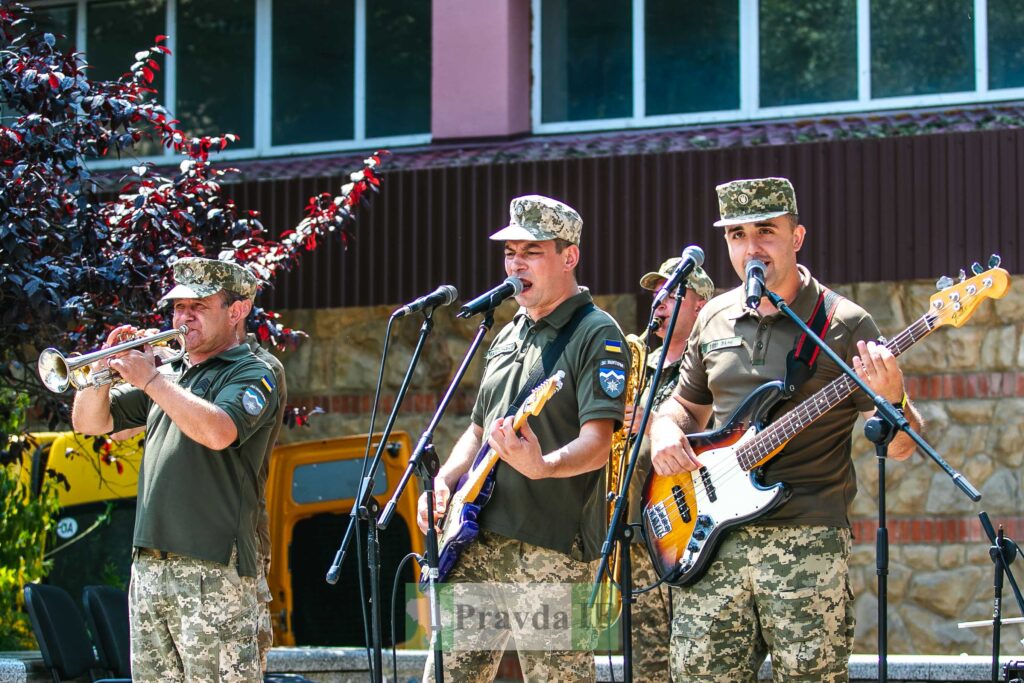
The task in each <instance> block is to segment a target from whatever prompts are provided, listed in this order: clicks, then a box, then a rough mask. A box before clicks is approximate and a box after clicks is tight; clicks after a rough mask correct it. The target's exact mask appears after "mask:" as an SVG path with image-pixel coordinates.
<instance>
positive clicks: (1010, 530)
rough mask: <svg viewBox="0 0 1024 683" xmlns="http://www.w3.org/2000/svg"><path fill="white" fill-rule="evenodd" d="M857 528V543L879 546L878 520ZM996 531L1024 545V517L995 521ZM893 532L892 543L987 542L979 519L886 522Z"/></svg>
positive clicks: (863, 521)
mask: <svg viewBox="0 0 1024 683" xmlns="http://www.w3.org/2000/svg"><path fill="white" fill-rule="evenodd" d="M852 524H853V542H854V543H857V544H866V543H874V542H875V532H876V530H877V529H878V520H877V519H865V518H861V519H855V520H852ZM992 525H993V526H994V527H996V528H998V527H999V525H1002V526H1003V531H1004V533H1005V534H1006V536H1008V537H1009V538H1012V539H1014V540H1017V539H1022V541H1024V533H1022V532H1024V516H1021V515H1016V516H1009V517H1000V518H992ZM886 527H887V529H888V530H889V543H892V544H912V543H982V542H987V541H988V539H987V538H986V536H985V532H984V531H983V530H982V528H981V522H980V521H979V520H978V518H977V517H973V516H971V517H961V518H944V519H936V518H934V517H913V518H909V519H886Z"/></svg>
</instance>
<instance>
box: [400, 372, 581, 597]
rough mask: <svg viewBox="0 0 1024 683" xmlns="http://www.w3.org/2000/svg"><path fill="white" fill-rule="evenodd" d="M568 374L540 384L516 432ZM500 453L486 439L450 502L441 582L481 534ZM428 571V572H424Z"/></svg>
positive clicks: (520, 416)
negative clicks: (484, 513)
mask: <svg viewBox="0 0 1024 683" xmlns="http://www.w3.org/2000/svg"><path fill="white" fill-rule="evenodd" d="M564 377H565V373H564V372H562V371H561V370H559V371H558V372H556V373H555V374H554V375H552V376H551V377H549V378H548V379H546V380H544V381H543V382H541V383H540V384H538V385H537V388H536V389H534V390H533V391H531V392H530V395H529V396H528V397H527V398H526V401H525V402H523V407H522V408H520V409H519V410H518V411H517V412H516V414H515V417H514V418H513V421H512V424H513V425H514V427H515V429H516V431H519V429H520V428H521V427H522V426H523V424H525V423H526V420H527V419H528V418H529V417H530V416H531V415H539V414H540V411H541V410H542V409H543V408H544V405H545V404H546V403H547V402H548V401H549V400H550V399H551V397H552V396H554V395H555V392H557V391H558V390H559V389H561V388H562V379H563V378H564ZM498 460H499V458H498V454H497V452H496V451H495V450H494V449H493V448H491V447H490V446H489V445H488V444H487V443H486V442H485V443H484V445H483V447H481V448H480V451H479V452H478V453H477V454H476V457H475V458H474V459H473V465H472V466H471V467H470V468H469V471H468V472H466V473H465V474H464V475H462V477H460V478H459V483H458V486H456V487H455V493H454V494H453V495H452V497H451V498H450V499H449V501H448V510H447V511H446V512H445V516H444V519H443V520H442V522H441V538H440V539H439V541H438V555H437V556H438V561H437V572H438V581H444V580H445V579H446V578H447V576H448V574H450V573H451V571H452V568H453V567H455V563H456V562H458V560H459V556H460V555H461V554H462V551H463V550H464V549H465V548H466V546H468V545H469V544H470V543H472V542H473V541H475V540H476V537H477V536H478V535H479V534H480V524H479V523H478V522H477V518H478V517H479V516H480V510H481V509H482V508H483V506H484V505H486V504H487V501H489V500H490V499H491V494H492V493H493V492H494V479H495V469H494V466H495V465H497V464H498ZM424 574H425V573H424ZM427 584H428V581H427V578H426V576H425V575H424V576H421V577H420V586H421V587H423V588H424V589H425V588H426V586H427Z"/></svg>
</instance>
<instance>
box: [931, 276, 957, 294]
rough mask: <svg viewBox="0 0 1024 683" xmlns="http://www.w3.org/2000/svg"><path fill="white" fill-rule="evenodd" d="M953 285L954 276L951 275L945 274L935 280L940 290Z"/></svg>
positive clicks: (936, 286) (936, 287)
mask: <svg viewBox="0 0 1024 683" xmlns="http://www.w3.org/2000/svg"><path fill="white" fill-rule="evenodd" d="M952 286H953V278H951V277H949V276H948V275H943V276H942V277H940V278H939V279H938V280H936V281H935V289H937V290H939V291H940V292H941V291H942V290H944V289H949V288H950V287H952Z"/></svg>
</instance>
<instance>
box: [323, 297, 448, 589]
mask: <svg viewBox="0 0 1024 683" xmlns="http://www.w3.org/2000/svg"><path fill="white" fill-rule="evenodd" d="M433 329H434V318H433V310H431V311H430V312H429V313H427V314H426V317H425V318H424V319H423V325H421V326H420V336H419V339H418V340H417V341H416V348H415V349H413V352H412V358H410V359H409V367H408V369H407V370H406V371H405V377H403V378H402V385H401V386H400V387H399V388H398V394H397V395H396V396H395V405H394V406H393V407H392V408H391V414H390V415H388V421H387V424H386V425H385V426H384V431H383V432H382V434H381V439H380V443H378V444H377V452H376V453H374V454H373V461H372V462H371V463H370V470H369V472H368V473H367V474H366V477H364V478H363V481H362V482H361V483H360V488H359V492H358V495H357V496H356V499H355V500H354V501H353V503H352V513H351V515H350V517H349V521H348V528H347V529H346V530H345V536H344V537H343V538H342V541H341V545H340V546H339V547H338V551H337V552H336V553H335V554H334V561H333V562H332V563H331V566H330V568H329V569H328V570H327V578H326V580H327V583H329V584H331V585H334V584H336V583H337V582H338V577H339V575H340V574H341V565H342V563H343V562H344V561H345V553H346V552H348V544H349V542H350V541H351V540H352V535H353V531H354V529H355V525H356V524H358V514H359V510H360V509H361V508H365V507H366V506H367V502H368V501H369V500H370V497H371V496H372V495H373V480H374V477H375V476H376V474H377V468H378V467H379V466H380V461H381V458H383V456H384V451H385V450H386V449H387V445H388V437H390V436H391V430H392V428H393V427H394V426H395V420H396V419H398V410H399V408H401V406H402V401H403V400H404V399H405V394H406V392H407V391H409V385H410V384H411V383H412V373H413V371H414V370H415V369H416V364H417V363H419V360H420V355H421V354H422V353H423V345H424V343H425V342H426V341H427V336H428V335H429V334H430V331H431V330H433ZM379 526H380V525H378V527H379Z"/></svg>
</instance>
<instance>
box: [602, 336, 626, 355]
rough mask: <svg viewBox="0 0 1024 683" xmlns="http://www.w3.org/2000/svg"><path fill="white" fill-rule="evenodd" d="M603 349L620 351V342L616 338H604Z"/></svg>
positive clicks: (610, 351)
mask: <svg viewBox="0 0 1024 683" xmlns="http://www.w3.org/2000/svg"><path fill="white" fill-rule="evenodd" d="M604 350H605V351H608V352H609V353H622V342H620V341H619V340H617V339H605V340H604Z"/></svg>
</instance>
